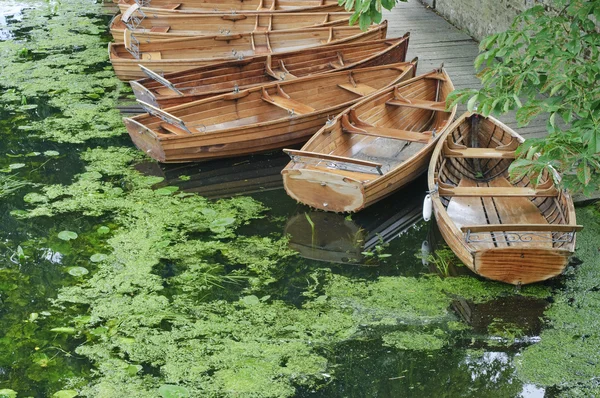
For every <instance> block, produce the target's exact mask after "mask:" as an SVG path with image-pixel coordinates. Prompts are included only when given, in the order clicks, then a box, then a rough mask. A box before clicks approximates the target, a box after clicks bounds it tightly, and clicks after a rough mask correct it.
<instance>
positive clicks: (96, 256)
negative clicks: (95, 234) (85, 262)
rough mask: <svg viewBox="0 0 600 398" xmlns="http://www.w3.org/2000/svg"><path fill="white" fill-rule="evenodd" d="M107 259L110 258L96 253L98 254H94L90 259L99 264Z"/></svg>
mask: <svg viewBox="0 0 600 398" xmlns="http://www.w3.org/2000/svg"><path fill="white" fill-rule="evenodd" d="M107 258H108V256H107V255H106V254H102V253H96V254H92V257H90V261H91V262H93V263H99V262H102V261H104V260H106V259H107Z"/></svg>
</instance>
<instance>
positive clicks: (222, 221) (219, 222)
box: [210, 217, 235, 228]
mask: <svg viewBox="0 0 600 398" xmlns="http://www.w3.org/2000/svg"><path fill="white" fill-rule="evenodd" d="M234 222H235V218H233V217H224V218H217V219H216V220H213V222H211V223H210V227H211V228H213V227H227V226H229V225H231V224H233V223H234Z"/></svg>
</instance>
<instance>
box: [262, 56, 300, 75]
mask: <svg viewBox="0 0 600 398" xmlns="http://www.w3.org/2000/svg"><path fill="white" fill-rule="evenodd" d="M265 69H266V71H267V75H269V76H271V77H274V78H275V79H277V80H281V81H287V80H293V79H297V77H296V76H294V75H292V74H291V73H290V71H289V70H287V68H286V67H285V64H284V63H283V60H280V61H279V68H276V69H273V67H272V66H271V57H270V56H269V57H268V58H267V63H266V66H265Z"/></svg>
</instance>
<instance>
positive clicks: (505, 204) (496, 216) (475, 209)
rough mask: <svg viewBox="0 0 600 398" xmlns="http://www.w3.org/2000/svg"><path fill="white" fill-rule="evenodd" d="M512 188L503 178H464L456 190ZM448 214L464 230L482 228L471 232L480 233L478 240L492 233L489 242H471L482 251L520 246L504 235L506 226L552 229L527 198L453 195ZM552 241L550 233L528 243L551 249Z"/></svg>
mask: <svg viewBox="0 0 600 398" xmlns="http://www.w3.org/2000/svg"><path fill="white" fill-rule="evenodd" d="M488 185H489V186H488ZM509 187H513V186H512V185H511V184H510V182H509V181H508V180H506V178H503V177H500V178H498V179H496V180H493V181H490V182H489V183H477V182H475V181H473V180H470V179H462V180H461V181H460V183H459V184H458V187H457V188H460V189H465V190H474V189H499V190H506V189H508V188H509ZM447 213H448V215H449V216H450V218H451V219H452V221H453V222H454V224H455V225H456V226H457V227H458V228H459V229H461V230H462V231H466V230H465V229H464V228H469V227H473V228H475V227H476V226H481V228H480V229H479V230H477V231H476V230H475V229H471V233H479V234H480V236H479V238H482V237H486V236H485V234H489V235H487V237H488V240H487V241H485V242H476V243H472V244H473V245H474V246H476V247H477V248H480V249H483V248H493V247H508V246H509V245H513V246H514V245H515V244H518V243H516V242H507V235H506V234H504V233H503V232H506V231H511V230H509V229H505V230H503V229H502V228H503V226H514V225H540V226H544V225H548V227H550V225H549V224H548V221H547V220H546V219H545V218H544V216H543V215H542V214H541V213H540V211H539V209H538V208H537V207H536V206H535V205H534V204H533V203H532V202H531V201H530V200H529V199H528V198H527V197H490V196H479V197H477V196H454V197H452V199H451V200H450V202H449V204H448V207H447ZM509 228H511V227H509ZM512 228H514V227H512ZM539 228H540V230H541V231H542V232H546V231H544V230H542V229H541V228H542V227H539ZM512 231H514V229H513V230H512ZM514 232H518V231H514ZM491 238H493V239H491ZM533 240H537V242H533ZM551 240H552V236H551V234H542V235H540V236H538V237H535V239H532V242H528V243H527V244H528V245H534V246H536V247H545V248H549V247H552V242H551Z"/></svg>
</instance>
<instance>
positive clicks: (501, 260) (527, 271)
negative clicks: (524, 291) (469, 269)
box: [473, 247, 571, 285]
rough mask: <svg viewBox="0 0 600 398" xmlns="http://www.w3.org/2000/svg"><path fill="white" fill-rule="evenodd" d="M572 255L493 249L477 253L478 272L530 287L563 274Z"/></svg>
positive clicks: (490, 277)
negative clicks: (530, 284)
mask: <svg viewBox="0 0 600 398" xmlns="http://www.w3.org/2000/svg"><path fill="white" fill-rule="evenodd" d="M570 254H571V252H570V251H569V250H564V249H542V248H539V249H538V248H519V247H506V248H493V249H485V250H481V251H477V252H475V253H473V260H474V266H475V272H476V273H477V274H479V275H481V276H483V277H485V278H489V279H493V280H496V281H501V282H505V283H510V284H513V285H526V284H529V283H535V282H541V281H544V280H546V279H550V278H553V277H555V276H558V275H560V274H562V272H563V271H564V269H565V267H566V266H567V264H568V263H569V256H570Z"/></svg>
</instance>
